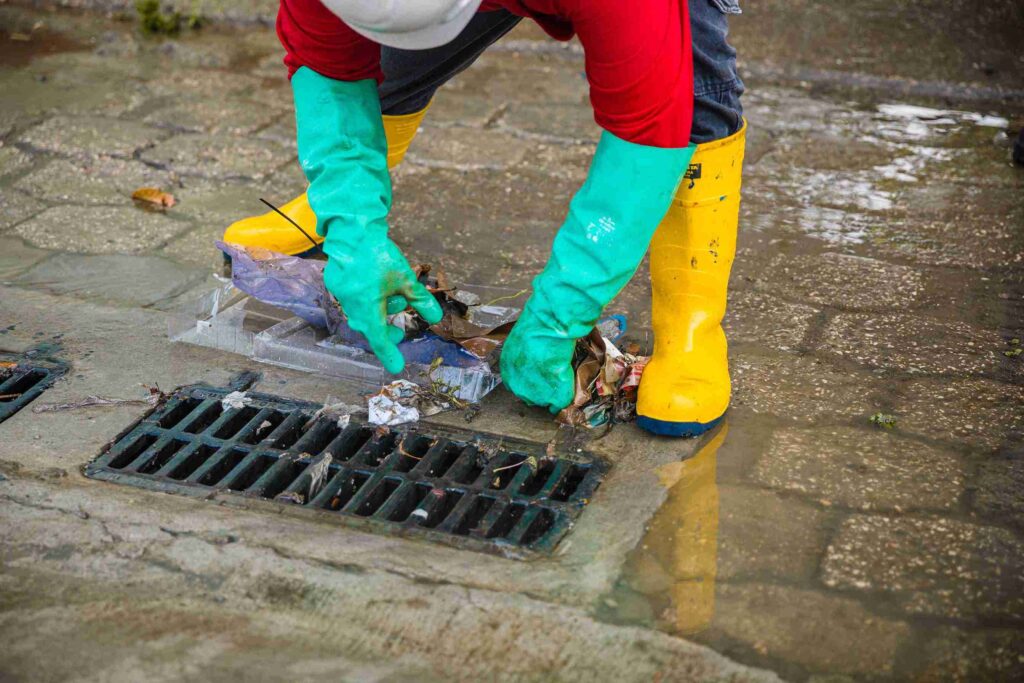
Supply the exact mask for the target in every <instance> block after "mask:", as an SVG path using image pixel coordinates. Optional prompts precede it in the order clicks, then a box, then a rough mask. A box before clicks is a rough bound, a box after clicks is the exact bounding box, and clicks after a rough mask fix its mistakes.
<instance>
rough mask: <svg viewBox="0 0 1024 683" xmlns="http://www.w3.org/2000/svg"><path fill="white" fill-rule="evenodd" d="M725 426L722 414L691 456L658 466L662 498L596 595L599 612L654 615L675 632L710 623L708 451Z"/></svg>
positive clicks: (712, 496)
mask: <svg viewBox="0 0 1024 683" xmlns="http://www.w3.org/2000/svg"><path fill="white" fill-rule="evenodd" d="M728 432H729V426H728V421H726V422H723V423H722V426H721V427H719V428H718V430H717V431H715V432H714V433H713V434H712V436H711V438H710V439H709V440H708V442H707V443H706V444H705V445H704V446H703V447H702V448H701V449H700V450H699V451H698V452H697V454H696V455H694V456H693V457H692V458H689V459H687V460H683V461H681V462H674V463H669V464H668V465H665V466H663V467H661V468H659V470H658V477H659V479H660V480H661V483H662V484H663V485H664V486H665V487H666V488H668V489H669V493H668V498H667V499H666V500H665V503H664V504H663V505H662V506H661V508H659V509H658V511H657V512H656V513H655V515H654V517H653V518H652V519H651V522H650V525H649V526H648V527H647V532H646V534H645V535H644V538H643V540H642V541H641V542H640V544H639V545H638V546H637V547H636V548H635V549H634V550H633V552H632V553H630V556H629V558H628V559H627V561H626V566H625V567H624V570H623V573H622V577H621V579H620V581H619V584H618V585H617V586H616V588H615V590H614V591H613V594H612V595H611V596H609V597H608V598H607V599H606V600H605V601H604V605H603V606H602V610H606V614H605V616H606V617H608V618H610V619H613V620H616V621H631V622H635V621H654V622H658V623H659V625H660V626H661V627H662V628H665V629H667V630H671V631H674V632H675V633H678V634H680V635H692V634H695V633H699V632H700V631H703V630H704V629H705V628H707V626H708V624H710V623H711V618H712V617H713V616H714V613H715V575H716V573H717V567H718V485H717V484H716V482H715V471H716V458H717V455H718V449H719V448H720V447H721V446H722V443H723V442H724V441H725V438H726V435H727V434H728Z"/></svg>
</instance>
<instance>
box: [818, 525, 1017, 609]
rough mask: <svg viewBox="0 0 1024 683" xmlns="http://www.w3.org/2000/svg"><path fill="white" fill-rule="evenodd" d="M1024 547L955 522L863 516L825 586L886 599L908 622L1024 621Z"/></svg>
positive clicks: (846, 536)
mask: <svg viewBox="0 0 1024 683" xmlns="http://www.w3.org/2000/svg"><path fill="white" fill-rule="evenodd" d="M1022 553H1024V542H1022V541H1021V540H1020V538H1019V537H1018V536H1017V535H1016V534H1014V533H1013V532H1011V531H1008V530H1006V529H1001V528H998V527H989V526H979V525H976V524H970V523H966V522H961V521H959V520H954V519H943V518H932V517H925V518H917V517H906V518H901V519H898V518H893V517H888V516H856V517H851V518H850V519H848V520H846V521H845V522H844V523H843V525H842V527H841V528H840V529H839V532H838V534H837V535H836V537H835V539H834V540H833V541H832V544H831V545H830V546H829V549H828V552H827V553H826V555H825V560H824V562H823V564H822V580H823V581H824V583H825V585H827V586H830V587H834V588H842V589H846V590H859V591H867V592H872V593H880V594H882V595H884V596H885V597H886V599H887V600H888V601H889V602H890V604H891V605H892V606H893V607H894V608H895V609H896V610H898V611H900V612H903V613H905V614H917V615H930V616H940V617H946V618H949V619H962V620H966V621H972V620H984V619H986V618H998V619H1001V620H1007V621H1010V622H1020V621H1022V615H1024V576H1022V575H1021V573H1020V572H1018V571H1016V570H1015V569H1014V568H1015V566H1016V561H1017V559H1018V558H1020V557H1021V554H1022Z"/></svg>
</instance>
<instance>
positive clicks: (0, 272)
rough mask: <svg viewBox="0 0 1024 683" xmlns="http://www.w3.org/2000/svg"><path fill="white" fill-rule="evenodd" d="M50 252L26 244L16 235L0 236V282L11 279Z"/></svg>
mask: <svg viewBox="0 0 1024 683" xmlns="http://www.w3.org/2000/svg"><path fill="white" fill-rule="evenodd" d="M50 254H51V252H49V251H45V250H43V249H35V248H34V247H30V246H28V245H26V244H25V243H24V242H23V241H21V240H20V239H18V238H16V237H0V282H6V281H8V280H11V279H13V278H14V277H16V276H17V275H20V274H21V273H23V272H25V271H26V270H28V269H29V268H31V267H32V266H33V265H35V264H36V263H38V262H39V261H42V260H43V259H44V258H46V257H47V256H49V255H50Z"/></svg>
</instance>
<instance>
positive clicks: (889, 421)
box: [869, 413, 896, 429]
mask: <svg viewBox="0 0 1024 683" xmlns="http://www.w3.org/2000/svg"><path fill="white" fill-rule="evenodd" d="M869 419H870V421H871V424H873V425H875V426H876V427H881V428H882V429H892V428H893V427H895V426H896V416H895V415H887V414H886V413H875V414H874V415H872V416H871V417H870V418H869Z"/></svg>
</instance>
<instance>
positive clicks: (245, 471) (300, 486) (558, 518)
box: [86, 387, 607, 556]
mask: <svg viewBox="0 0 1024 683" xmlns="http://www.w3.org/2000/svg"><path fill="white" fill-rule="evenodd" d="M230 391H231V390H230V389H217V388H212V387H185V388H182V389H179V390H177V391H175V392H174V393H173V394H172V395H171V396H170V397H169V398H168V399H166V400H165V401H164V402H163V403H162V404H161V405H160V406H158V407H157V408H156V409H154V410H153V411H152V412H151V413H150V414H149V415H146V416H145V417H144V418H142V419H140V420H139V421H138V422H137V423H136V424H135V425H133V426H132V427H130V428H129V429H128V430H126V431H125V432H124V433H123V435H122V436H121V437H119V438H118V439H117V440H116V441H115V442H114V443H113V444H112V445H111V446H110V447H109V448H107V449H106V450H105V451H104V452H103V453H102V454H101V455H100V456H99V457H98V458H97V459H96V460H95V461H93V462H92V463H90V465H89V466H88V467H87V468H86V474H87V476H89V477H92V478H96V479H106V480H110V481H115V482H118V483H122V484H129V485H132V486H139V487H142V488H151V489H158V490H161V491H170V492H174V493H179V494H184V495H192V496H196V497H203V498H210V499H215V500H217V501H220V502H225V503H229V504H231V503H233V504H236V505H246V504H250V505H251V504H255V502H256V500H257V499H260V500H264V501H267V503H269V504H272V505H275V506H278V507H277V509H279V510H281V511H282V512H283V513H285V514H293V515H316V516H320V517H323V518H324V519H336V520H348V523H350V524H356V525H359V526H362V527H368V528H370V530H374V531H379V532H381V533H394V534H400V535H406V534H408V535H419V536H425V537H428V538H430V539H433V540H438V541H445V542H448V543H450V544H454V545H458V546H460V547H467V548H473V549H479V550H488V549H489V550H494V551H500V552H505V553H510V554H512V555H513V556H523V553H530V552H540V553H549V552H551V551H552V550H553V549H554V548H555V546H556V545H557V544H558V542H559V541H560V540H561V539H562V538H563V537H564V536H565V535H566V534H567V533H569V530H570V529H571V527H572V525H573V523H574V521H575V520H576V518H577V517H578V516H579V514H580V512H581V510H582V509H583V508H584V506H585V505H586V504H587V503H588V502H589V500H590V498H591V497H592V496H593V493H594V491H595V490H596V489H597V488H598V486H599V485H600V481H601V479H602V477H603V476H604V473H605V472H606V471H607V465H606V464H605V463H604V462H603V461H601V460H599V459H597V458H594V457H592V456H590V455H588V454H578V453H574V454H572V455H570V456H566V457H552V456H550V455H548V454H547V451H546V447H545V445H543V444H537V443H530V442H526V441H520V440H517V439H508V438H498V437H491V436H489V435H485V434H476V433H472V432H469V431H468V430H463V429H454V428H450V427H440V426H427V425H419V429H418V430H410V431H405V432H403V431H397V430H389V429H387V428H373V427H370V426H367V425H362V424H350V425H348V426H346V427H344V428H342V427H341V426H339V425H338V423H337V422H336V421H335V420H331V419H327V418H319V419H315V418H314V414H315V413H316V411H317V410H318V408H319V406H316V405H311V404H306V403H297V402H294V401H289V400H287V399H282V398H278V397H275V396H269V395H263V394H254V393H251V392H250V393H249V394H248V395H247V399H248V403H247V405H245V406H243V407H238V408H227V409H225V408H224V404H223V403H222V399H223V398H224V397H225V396H226V395H227V394H228V393H230ZM513 549H515V550H513Z"/></svg>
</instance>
